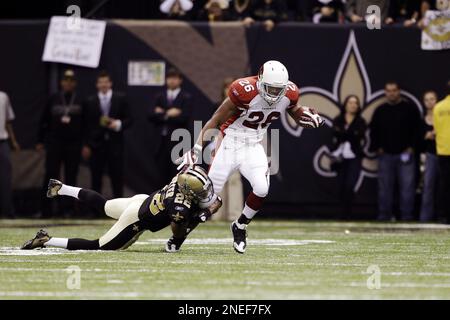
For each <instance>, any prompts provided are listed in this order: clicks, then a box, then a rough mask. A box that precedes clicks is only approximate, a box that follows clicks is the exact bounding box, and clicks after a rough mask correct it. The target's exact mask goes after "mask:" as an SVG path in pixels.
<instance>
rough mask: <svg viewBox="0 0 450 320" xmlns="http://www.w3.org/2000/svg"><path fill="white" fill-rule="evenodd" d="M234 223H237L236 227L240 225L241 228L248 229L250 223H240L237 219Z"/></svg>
mask: <svg viewBox="0 0 450 320" xmlns="http://www.w3.org/2000/svg"><path fill="white" fill-rule="evenodd" d="M234 223H235V224H236V227H238V228H239V229H241V230H244V229H247V226H248V224H244V223H239V222H238V221H237V220H235V221H234Z"/></svg>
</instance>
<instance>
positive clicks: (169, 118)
mask: <svg viewBox="0 0 450 320" xmlns="http://www.w3.org/2000/svg"><path fill="white" fill-rule="evenodd" d="M182 83H183V77H182V75H181V73H180V72H179V71H178V70H176V69H174V68H171V69H169V70H168V71H167V75H166V86H167V88H166V89H165V90H163V91H162V92H160V93H159V94H158V95H157V96H156V100H155V105H154V107H153V108H152V110H151V111H150V114H149V121H151V122H153V123H154V124H155V126H156V128H157V130H158V131H159V135H160V137H161V138H160V144H159V147H158V148H157V149H156V165H157V167H158V172H160V183H159V184H160V185H164V184H165V183H166V181H168V180H170V179H171V178H172V177H173V176H174V175H175V174H176V173H177V170H176V165H175V164H174V163H173V160H175V159H172V158H171V152H172V148H173V147H174V146H175V145H176V144H177V143H178V141H171V136H172V132H173V131H174V130H176V129H179V128H184V129H187V128H188V126H189V120H190V115H191V112H192V98H191V95H190V94H189V93H188V92H186V91H185V90H183V89H182V88H181V84H182Z"/></svg>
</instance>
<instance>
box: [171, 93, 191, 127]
mask: <svg viewBox="0 0 450 320" xmlns="http://www.w3.org/2000/svg"><path fill="white" fill-rule="evenodd" d="M179 108H180V109H181V114H180V115H179V116H178V117H172V118H167V123H170V124H175V125H185V124H186V123H187V122H188V121H189V119H190V117H191V114H192V97H191V95H189V94H185V95H184V97H183V101H182V103H181V105H180V106H179Z"/></svg>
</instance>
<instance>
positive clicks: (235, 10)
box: [229, 0, 254, 25]
mask: <svg viewBox="0 0 450 320" xmlns="http://www.w3.org/2000/svg"><path fill="white" fill-rule="evenodd" d="M253 1H254V0H253ZM253 1H252V0H232V1H231V2H230V8H229V11H230V18H231V19H232V20H239V21H242V22H244V24H246V25H249V24H251V23H252V22H253V19H252V18H250V15H251V12H252V3H253Z"/></svg>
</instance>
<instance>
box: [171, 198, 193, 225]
mask: <svg viewBox="0 0 450 320" xmlns="http://www.w3.org/2000/svg"><path fill="white" fill-rule="evenodd" d="M167 212H168V214H169V217H170V221H172V222H173V223H176V224H181V223H184V222H186V221H187V220H188V219H189V208H187V207H186V206H185V205H183V204H178V203H173V202H172V203H171V204H170V205H169V206H168V208H167Z"/></svg>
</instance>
